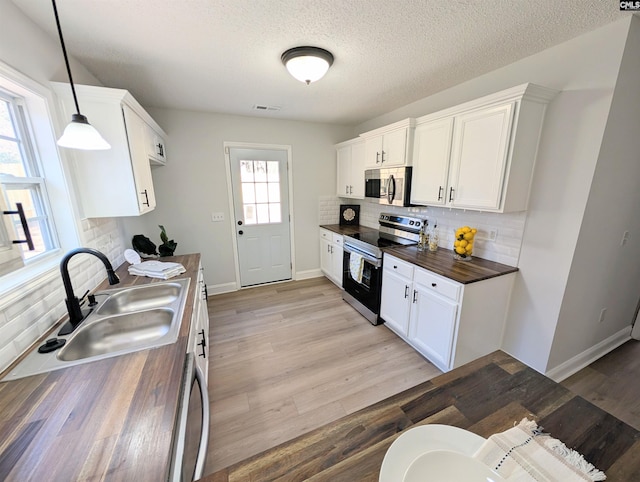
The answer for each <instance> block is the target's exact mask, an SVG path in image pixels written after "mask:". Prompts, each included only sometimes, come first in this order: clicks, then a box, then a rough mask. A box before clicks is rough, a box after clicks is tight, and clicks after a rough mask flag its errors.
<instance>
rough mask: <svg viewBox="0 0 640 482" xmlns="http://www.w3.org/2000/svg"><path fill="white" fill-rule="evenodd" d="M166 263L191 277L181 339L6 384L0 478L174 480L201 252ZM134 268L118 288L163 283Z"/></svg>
mask: <svg viewBox="0 0 640 482" xmlns="http://www.w3.org/2000/svg"><path fill="white" fill-rule="evenodd" d="M163 261H174V262H179V263H182V264H183V265H184V267H185V268H186V270H187V271H186V273H184V274H182V275H180V276H177V277H176V278H175V279H178V278H186V277H189V278H190V279H191V282H190V284H189V291H188V293H187V299H186V303H185V307H184V314H183V318H182V325H181V327H180V332H179V335H178V340H177V341H176V343H173V344H170V345H165V346H162V347H158V348H154V349H149V350H142V351H138V352H134V353H130V354H126V355H121V356H117V357H113V358H107V359H104V360H99V361H94V362H90V363H85V364H82V365H78V366H74V367H69V368H65V369H61V370H55V371H52V372H49V373H43V374H40V375H34V376H30V377H26V378H21V379H19V380H13V381H8V382H3V383H0V434H1V436H0V480H16V481H24V480H140V481H142V480H145V481H146V480H165V479H166V478H167V474H168V469H169V463H170V459H171V450H172V443H173V431H174V424H175V420H176V416H177V410H178V404H179V397H180V392H181V387H182V382H183V380H182V378H183V374H184V363H185V354H186V351H187V343H188V337H189V329H190V320H191V315H192V312H193V301H194V298H195V292H196V291H195V290H196V287H197V276H198V267H199V263H200V255H199V254H189V255H183V256H175V257H169V258H163ZM127 267H128V263H124V264H123V265H122V266H120V267H119V268H118V269H117V270H116V272H117V273H118V276H119V277H120V280H121V281H120V284H119V285H117V286H115V287H126V286H134V285H140V284H147V283H153V282H160V281H163V280H159V279H154V278H146V277H137V276H130V275H129V274H128V272H127ZM107 288H112V287H110V286H108V284H107V282H106V280H105V282H104V283H102V284H101V285H100V286H99V287H98V288H97V289H96V291H99V290H101V289H107ZM57 329H58V328H57V327H56V330H57ZM45 338H46V337H43V338H42V340H43V339H45ZM35 346H38V344H35V345H34V347H35ZM8 371H9V369H7V370H6V371H5V372H4V373H8Z"/></svg>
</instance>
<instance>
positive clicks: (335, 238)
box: [333, 233, 342, 246]
mask: <svg viewBox="0 0 640 482" xmlns="http://www.w3.org/2000/svg"><path fill="white" fill-rule="evenodd" d="M333 243H334V244H337V245H338V246H342V234H336V233H333Z"/></svg>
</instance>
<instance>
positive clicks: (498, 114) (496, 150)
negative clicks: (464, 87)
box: [411, 84, 556, 212]
mask: <svg viewBox="0 0 640 482" xmlns="http://www.w3.org/2000/svg"><path fill="white" fill-rule="evenodd" d="M555 94H556V91H554V90H551V89H547V88H544V87H540V86H537V85H533V84H524V85H521V86H518V87H514V88H513V89H509V90H506V91H503V92H499V93H497V94H494V95H491V96H487V97H483V98H481V99H478V100H475V101H472V102H468V103H465V104H462V105H460V106H457V107H454V108H451V109H447V110H445V111H440V112H437V113H434V114H430V115H428V116H424V117H421V118H419V119H417V120H416V123H417V126H416V129H415V140H414V146H413V184H412V189H411V203H412V204H417V205H427V206H447V207H452V208H461V209H472V210H480V211H491V212H512V211H524V210H526V209H527V204H528V200H529V188H530V185H531V178H532V176H533V169H534V166H535V159H536V155H537V149H538V141H539V138H540V132H541V129H542V121H543V118H544V113H545V109H546V104H547V103H548V102H549V101H550V100H551V99H552V98H553V97H554V95H555Z"/></svg>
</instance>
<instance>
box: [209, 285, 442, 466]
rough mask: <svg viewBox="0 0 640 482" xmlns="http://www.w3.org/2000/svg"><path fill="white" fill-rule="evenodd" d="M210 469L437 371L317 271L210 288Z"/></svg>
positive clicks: (313, 426) (337, 415)
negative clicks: (230, 289) (299, 277)
mask: <svg viewBox="0 0 640 482" xmlns="http://www.w3.org/2000/svg"><path fill="white" fill-rule="evenodd" d="M208 308H209V318H210V353H211V361H210V365H209V370H210V372H209V396H210V398H211V430H210V439H209V440H210V442H209V452H208V460H207V467H206V470H205V473H212V472H214V471H216V470H219V469H221V468H224V467H227V466H228V465H231V464H232V463H235V462H238V461H240V460H243V459H245V458H247V457H249V456H251V455H255V454H257V453H260V452H262V451H263V450H266V449H268V448H271V447H273V446H275V445H278V444H280V443H282V442H285V441H287V440H290V439H292V438H294V437H296V436H298V435H301V434H303V433H306V432H308V431H310V430H312V429H314V428H317V427H320V426H322V425H325V424H327V423H329V422H332V421H334V420H337V419H338V418H340V417H342V416H344V415H347V414H350V413H353V412H355V411H357V410H359V409H361V408H364V407H367V406H369V405H371V404H373V403H375V402H378V401H380V400H383V399H385V398H387V397H389V396H391V395H394V394H396V393H398V392H401V391H403V390H406V389H407V388H410V387H413V386H415V385H417V384H419V383H422V382H424V381H426V380H429V379H431V378H433V377H434V376H436V375H439V374H440V373H441V372H440V371H439V370H438V369H437V368H435V367H434V366H433V365H432V364H431V363H429V362H428V361H426V360H425V359H424V358H422V357H421V356H420V355H418V354H417V353H416V352H415V351H414V350H413V349H412V348H411V347H409V346H408V345H407V344H406V343H405V342H403V341H401V340H400V339H399V338H398V337H397V336H396V335H395V334H393V333H392V332H391V331H390V330H389V329H387V328H386V327H385V326H373V325H371V324H370V323H369V322H368V321H367V320H366V319H365V318H363V317H362V316H361V315H360V314H359V313H357V312H356V311H355V310H354V309H353V308H351V306H349V305H348V304H347V303H345V302H344V301H342V297H341V292H340V290H339V289H338V288H337V287H336V286H335V285H333V284H332V283H331V282H330V281H328V280H327V279H326V278H314V279H310V280H304V281H295V282H290V283H281V284H274V285H268V286H261V287H257V288H252V289H247V290H241V291H238V292H234V293H228V294H222V295H216V296H210V297H209V300H208Z"/></svg>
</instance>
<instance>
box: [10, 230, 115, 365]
mask: <svg viewBox="0 0 640 482" xmlns="http://www.w3.org/2000/svg"><path fill="white" fill-rule="evenodd" d="M80 227H81V229H82V233H81V239H82V241H81V245H82V246H85V247H90V248H95V249H98V250H99V251H102V252H103V253H104V254H105V255H106V256H107V257H108V258H109V261H111V264H112V265H113V267H114V268H117V267H118V266H120V265H121V264H122V263H123V262H124V254H123V253H124V249H125V246H124V243H123V240H122V239H121V237H120V234H119V232H120V231H119V229H118V225H117V220H116V219H113V218H106V219H83V220H82V221H81V222H80ZM56 271H57V272H56V273H48V274H45V275H43V276H42V277H40V278H39V279H35V280H33V281H32V282H31V283H29V284H27V285H25V286H21V287H20V288H19V289H17V290H14V291H12V292H9V293H7V294H6V295H5V296H3V297H2V298H1V299H0V371H2V370H3V369H5V368H6V367H7V366H8V365H9V364H11V363H12V362H13V360H15V359H16V358H17V357H18V356H19V355H20V354H21V353H22V352H23V351H24V350H26V349H27V348H29V347H30V346H31V345H32V344H33V343H34V342H35V341H36V340H37V339H38V338H39V337H40V336H41V335H43V334H44V333H45V332H46V331H47V330H48V329H49V328H51V326H53V325H54V324H55V323H56V322H57V321H58V320H59V319H60V318H61V317H62V316H64V315H65V314H66V307H65V302H64V299H65V294H64V289H63V285H62V278H61V276H60V274H59V271H58V270H56ZM69 272H70V274H71V280H72V282H73V287H74V290H75V293H76V296H78V297H80V296H82V295H83V294H84V292H85V291H87V290H92V289H94V288H95V287H96V286H98V285H99V284H100V283H101V282H102V281H103V280H104V279H105V278H106V272H105V269H104V265H103V264H102V262H100V260H98V259H97V258H95V257H94V256H90V255H82V254H81V255H78V256H75V257H74V258H72V259H71V261H70V262H69Z"/></svg>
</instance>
